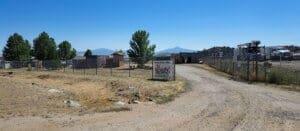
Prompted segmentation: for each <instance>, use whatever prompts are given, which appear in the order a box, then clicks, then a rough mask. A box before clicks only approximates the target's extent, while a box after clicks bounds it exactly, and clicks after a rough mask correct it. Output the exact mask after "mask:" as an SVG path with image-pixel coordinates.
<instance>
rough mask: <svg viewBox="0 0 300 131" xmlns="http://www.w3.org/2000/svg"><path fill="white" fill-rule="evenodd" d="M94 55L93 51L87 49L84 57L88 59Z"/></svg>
mask: <svg viewBox="0 0 300 131" xmlns="http://www.w3.org/2000/svg"><path fill="white" fill-rule="evenodd" d="M92 55H93V54H92V51H91V50H90V49H87V50H86V51H85V53H84V56H85V57H88V56H92Z"/></svg>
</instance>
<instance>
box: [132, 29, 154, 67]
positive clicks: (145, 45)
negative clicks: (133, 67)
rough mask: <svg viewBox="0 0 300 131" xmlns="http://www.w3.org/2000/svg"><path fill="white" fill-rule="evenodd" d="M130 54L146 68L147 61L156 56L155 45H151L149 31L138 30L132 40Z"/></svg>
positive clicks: (139, 65)
mask: <svg viewBox="0 0 300 131" xmlns="http://www.w3.org/2000/svg"><path fill="white" fill-rule="evenodd" d="M129 44H130V47H131V49H129V50H128V51H127V53H128V56H129V57H130V58H132V60H133V61H135V62H137V63H138V67H140V68H144V66H145V63H146V62H148V61H149V60H151V59H152V58H153V56H154V51H155V47H156V46H155V45H150V41H149V33H148V32H146V31H144V30H138V31H136V32H135V33H134V34H133V35H132V38H131V40H130V43H129Z"/></svg>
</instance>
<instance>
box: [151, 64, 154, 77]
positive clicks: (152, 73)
mask: <svg viewBox="0 0 300 131" xmlns="http://www.w3.org/2000/svg"><path fill="white" fill-rule="evenodd" d="M153 70H154V65H153V59H152V70H151V77H152V79H153Z"/></svg>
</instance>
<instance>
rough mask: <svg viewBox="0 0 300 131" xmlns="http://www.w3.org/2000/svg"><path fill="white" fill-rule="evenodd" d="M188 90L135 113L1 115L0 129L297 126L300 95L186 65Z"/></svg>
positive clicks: (136, 108)
mask: <svg viewBox="0 0 300 131" xmlns="http://www.w3.org/2000/svg"><path fill="white" fill-rule="evenodd" d="M177 73H178V74H179V75H181V76H182V77H184V78H186V79H187V83H188V85H187V86H189V88H190V90H189V91H187V92H186V93H184V94H182V95H181V96H180V97H178V98H176V99H175V100H174V101H172V102H170V103H167V104H163V105H157V104H153V103H141V104H138V105H133V107H132V111H125V112H109V113H94V114H87V115H83V116H78V115H77V116H76V115H65V114H61V115H57V116H55V117H50V118H42V117H15V118H9V119H1V118H0V130H10V131H11V130H72V131H73V130H253V131H257V130H272V131H276V130H278V131H282V130H290V131H293V130H295V131H296V130H299V129H300V93H299V92H294V91H287V90H281V89H278V88H273V87H269V86H266V85H263V84H253V85H249V84H246V83H241V82H236V81H232V80H228V79H227V78H224V77H220V76H217V75H215V74H212V73H210V72H208V71H206V70H203V69H199V68H194V67H190V66H185V65H179V66H177Z"/></svg>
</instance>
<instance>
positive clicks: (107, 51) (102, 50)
mask: <svg viewBox="0 0 300 131" xmlns="http://www.w3.org/2000/svg"><path fill="white" fill-rule="evenodd" d="M84 52H85V51H79V52H78V53H77V55H78V56H83V55H84ZM114 52H115V51H114V50H111V49H106V48H99V49H94V50H92V54H93V55H111V54H112V53H114Z"/></svg>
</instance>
